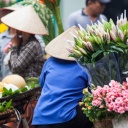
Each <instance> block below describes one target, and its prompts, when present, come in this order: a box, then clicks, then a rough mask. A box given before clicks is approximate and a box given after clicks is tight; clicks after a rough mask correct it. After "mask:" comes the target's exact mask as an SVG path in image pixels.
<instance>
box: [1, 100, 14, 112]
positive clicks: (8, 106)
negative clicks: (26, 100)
mask: <svg viewBox="0 0 128 128" xmlns="http://www.w3.org/2000/svg"><path fill="white" fill-rule="evenodd" d="M12 108H13V106H12V99H11V100H10V101H8V102H6V101H4V102H2V103H0V112H5V111H7V110H8V109H12Z"/></svg>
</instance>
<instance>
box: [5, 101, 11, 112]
mask: <svg viewBox="0 0 128 128" xmlns="http://www.w3.org/2000/svg"><path fill="white" fill-rule="evenodd" d="M11 104H12V99H11V100H10V101H9V102H7V104H6V106H5V110H7V109H9V108H10V106H11Z"/></svg>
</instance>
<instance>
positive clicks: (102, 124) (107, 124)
mask: <svg viewBox="0 0 128 128" xmlns="http://www.w3.org/2000/svg"><path fill="white" fill-rule="evenodd" d="M93 124H94V128H113V126H112V120H110V119H103V120H101V121H95V122H94V123H93ZM127 128H128V127H127Z"/></svg>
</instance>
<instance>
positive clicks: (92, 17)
mask: <svg viewBox="0 0 128 128" xmlns="http://www.w3.org/2000/svg"><path fill="white" fill-rule="evenodd" d="M110 1H111V0H85V3H86V7H85V8H83V9H80V10H78V11H75V12H73V13H71V14H70V15H69V17H68V20H67V23H66V29H67V28H70V27H72V26H73V25H75V26H78V24H80V25H81V26H82V27H83V28H84V29H86V27H87V25H92V23H97V21H98V20H99V21H102V18H103V19H104V20H106V21H107V18H106V16H105V15H103V14H102V13H103V11H104V9H105V4H106V3H108V2H110Z"/></svg>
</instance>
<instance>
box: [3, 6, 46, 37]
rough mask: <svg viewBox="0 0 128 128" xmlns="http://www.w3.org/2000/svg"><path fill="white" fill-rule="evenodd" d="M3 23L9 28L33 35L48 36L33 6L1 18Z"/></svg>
mask: <svg viewBox="0 0 128 128" xmlns="http://www.w3.org/2000/svg"><path fill="white" fill-rule="evenodd" d="M1 21H2V22H3V23H4V24H6V25H7V26H9V27H12V28H15V29H17V30H20V31H23V32H27V33H31V34H40V35H46V34H48V32H47V30H46V28H45V27H44V25H43V23H42V21H41V19H40V18H39V16H38V14H37V13H36V12H35V10H34V8H33V7H32V6H27V7H24V8H22V9H18V10H16V11H14V12H12V13H9V14H8V15H6V16H4V17H2V18H1Z"/></svg>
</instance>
